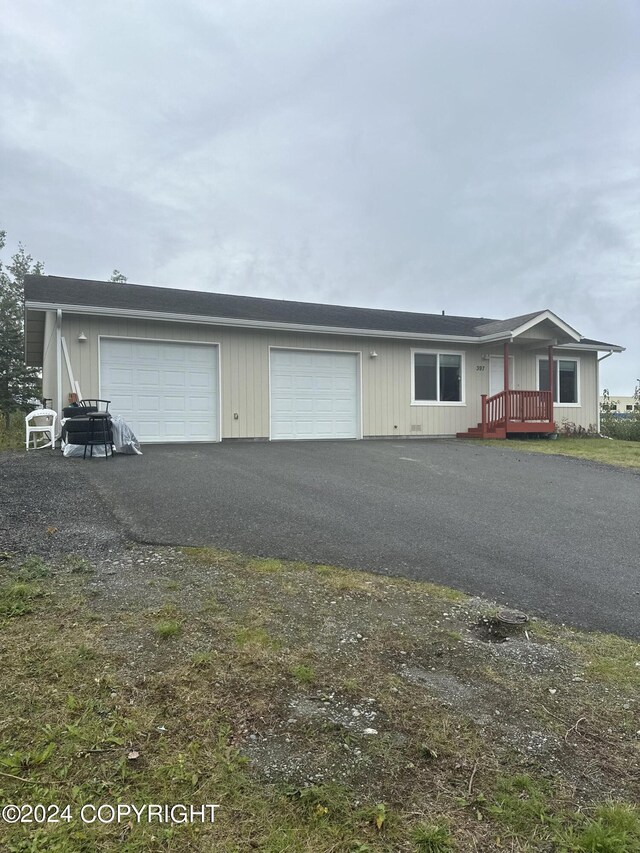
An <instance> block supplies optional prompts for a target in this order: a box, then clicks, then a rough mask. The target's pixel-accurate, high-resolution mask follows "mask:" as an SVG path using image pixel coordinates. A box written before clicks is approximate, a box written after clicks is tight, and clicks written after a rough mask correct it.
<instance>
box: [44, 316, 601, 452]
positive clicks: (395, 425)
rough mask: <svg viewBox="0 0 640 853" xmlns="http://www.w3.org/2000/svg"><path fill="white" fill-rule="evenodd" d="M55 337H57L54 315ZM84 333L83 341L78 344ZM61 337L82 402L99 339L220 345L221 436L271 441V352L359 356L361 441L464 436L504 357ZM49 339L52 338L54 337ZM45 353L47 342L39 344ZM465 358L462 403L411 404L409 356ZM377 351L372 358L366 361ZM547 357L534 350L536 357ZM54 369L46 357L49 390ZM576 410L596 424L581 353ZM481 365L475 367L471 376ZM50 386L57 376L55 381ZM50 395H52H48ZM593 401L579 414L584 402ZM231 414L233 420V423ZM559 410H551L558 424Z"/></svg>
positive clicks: (524, 359) (519, 368) (119, 330)
mask: <svg viewBox="0 0 640 853" xmlns="http://www.w3.org/2000/svg"><path fill="white" fill-rule="evenodd" d="M53 317H54V332H55V314H54V315H53ZM80 332H84V334H85V335H86V336H87V341H86V342H85V343H80V342H79V341H78V335H79V334H80ZM62 334H63V335H64V337H65V339H66V342H67V346H68V348H69V355H70V359H71V363H72V368H73V371H74V375H75V378H76V379H77V380H78V381H79V383H80V388H81V390H82V394H83V395H84V396H85V397H90V396H95V395H97V394H98V392H99V380H98V373H99V355H98V338H99V336H101V335H106V336H118V337H132V338H136V337H138V338H148V339H154V338H155V339H162V340H176V341H194V342H209V343H217V344H219V345H220V373H221V391H222V394H221V415H222V438H223V439H224V438H268V437H269V347H294V348H298V347H299V348H307V349H329V350H345V351H351V352H358V353H361V364H362V376H361V383H362V431H363V435H364V436H365V437H367V436H398V437H400V436H413V437H420V436H437V435H440V436H451V435H455V434H456V432H463V431H465V430H466V429H467V428H468V427H470V426H475V424H476V423H477V422H478V421H479V420H480V418H481V399H480V398H481V394H483V393H484V394H486V393H488V391H489V362H488V360H487V359H486V358H483V356H487V355H488V354H490V353H494V354H496V355H501V354H502V348H501V347H494V348H492V349H488V348H487V347H484V348H481V347H479V346H474V345H467V346H464V345H442V346H438V345H437V344H434V343H432V342H429V343H428V344H425V343H424V342H421V341H409V340H407V341H404V340H403V341H394V340H389V339H382V338H375V337H363V336H351V335H322V334H305V333H299V332H281V331H268V330H254V329H237V328H231V327H228V326H213V325H205V324H197V323H172V322H162V321H154V320H134V319H129V318H115V317H99V316H88V315H74V314H70V313H66V312H64V313H63V321H62ZM54 338H55V334H54ZM45 348H46V341H45ZM412 349H426V350H437V351H438V352H444V353H446V352H462V353H464V383H465V400H466V405H462V406H461V405H454V406H446V405H438V406H431V405H411V398H412V393H411V390H412V389H411V350H412ZM371 350H375V351H376V352H377V354H378V355H377V358H371V357H370V355H369V354H370V352H371ZM511 351H512V353H513V354H514V356H515V377H514V379H515V387H516V388H529V389H535V388H536V352H535V351H531V350H529V351H527V352H522V353H521V352H519V351H518V349H517V346H515V345H513V346H512V350H511ZM544 352H546V351H545V350H544V349H542V350H540V352H539V353H538V354H543V353H544ZM53 355H54V360H53V364H51V363H50V361H47V360H46V358H45V362H46V363H45V373H46V377H45V378H46V382H47V383H48V385H47V387H51V386H52V383H51V381H50V379H49V374H50V373H51V370H52V367H53V375H54V376H55V352H54V354H53ZM580 359H581V368H582V369H581V374H580V380H581V386H582V387H581V400H582V401H583V407H582V408H581V409H576V408H571V409H569V410H568V411H569V413H570V414H569V415H568V417H569V419H571V420H573V421H574V422H576V423H580V424H582V425H584V426H588V424H589V423H590V422H593V423H595V418H596V416H597V411H596V409H597V394H596V391H595V364H596V359H595V354H592V353H581V354H580ZM477 367H479V368H481V369H479V370H477V369H476V368H477ZM62 384H63V402H66V399H67V394H68V392H69V391H70V390H72V389H71V388H70V387H68V386H69V381H68V377H67V375H66V370H64V369H63V371H62ZM53 387H54V388H55V378H54V380H53ZM49 396H52V395H51V394H50V395H49ZM591 400H593V404H592V406H589V407H588V413H585V412H584V401H591ZM234 413H237V414H238V418H237V419H235V418H234ZM563 416H564V411H563V410H562V409H559V408H558V407H557V418H558V419H561V418H562V417H563Z"/></svg>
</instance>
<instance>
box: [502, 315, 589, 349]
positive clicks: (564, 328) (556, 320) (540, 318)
mask: <svg viewBox="0 0 640 853" xmlns="http://www.w3.org/2000/svg"><path fill="white" fill-rule="evenodd" d="M545 320H550V321H551V322H552V323H553V324H554V325H555V326H557V327H558V328H559V329H562V331H563V332H564V333H565V334H567V335H569V337H571V338H573V339H574V340H575V341H576V342H578V341H580V339H581V338H582V337H583V336H582V335H581V334H580V332H577V331H576V330H575V329H574V328H572V327H571V326H569V325H568V323H565V322H564V320H561V319H560V317H558V315H557V314H554V313H553V311H542V312H541V313H540V314H538V315H537V316H535V317H533V319H531V320H527V322H526V323H523V324H522V325H521V326H518V327H517V328H516V329H514V330H513V331H512V332H511V334H512V335H513V336H514V338H515V337H517V336H518V335H522V334H523V333H524V332H527V331H528V330H529V329H532V328H533V327H534V326H537V325H538V323H542V322H544V321H545Z"/></svg>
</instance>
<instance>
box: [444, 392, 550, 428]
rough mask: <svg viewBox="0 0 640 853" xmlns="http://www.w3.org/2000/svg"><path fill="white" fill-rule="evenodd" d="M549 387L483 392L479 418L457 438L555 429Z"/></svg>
mask: <svg viewBox="0 0 640 853" xmlns="http://www.w3.org/2000/svg"><path fill="white" fill-rule="evenodd" d="M555 428H556V427H555V423H554V420H553V395H552V393H551V391H513V390H511V389H509V390H508V391H500V392H499V393H498V394H494V395H493V396H492V397H488V396H487V395H486V394H483V395H482V421H481V422H480V423H479V424H478V425H477V426H475V427H470V428H469V429H468V430H467V432H459V433H458V434H457V435H458V438H497V439H504V438H506V437H507V434H508V433H510V432H519V433H550V432H555Z"/></svg>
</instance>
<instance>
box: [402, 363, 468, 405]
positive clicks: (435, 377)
mask: <svg viewBox="0 0 640 853" xmlns="http://www.w3.org/2000/svg"><path fill="white" fill-rule="evenodd" d="M412 358H413V388H412V393H413V398H412V402H413V403H461V402H462V355H461V354H460V353H448V352H446V353H445V352H426V351H423V352H420V351H419V350H417V351H415V352H413V354H412Z"/></svg>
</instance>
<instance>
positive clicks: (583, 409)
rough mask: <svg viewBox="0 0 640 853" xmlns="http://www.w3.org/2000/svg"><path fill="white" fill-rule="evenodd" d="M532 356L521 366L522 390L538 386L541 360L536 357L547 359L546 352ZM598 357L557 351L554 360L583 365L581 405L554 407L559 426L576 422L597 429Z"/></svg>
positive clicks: (583, 353) (567, 350)
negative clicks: (539, 362)
mask: <svg viewBox="0 0 640 853" xmlns="http://www.w3.org/2000/svg"><path fill="white" fill-rule="evenodd" d="M527 356H529V357H528V358H527V359H526V360H525V359H523V360H522V363H521V374H520V379H521V381H522V382H523V385H522V387H523V388H527V387H528V388H534V389H535V388H537V387H538V374H537V371H538V361H537V358H536V356H542V357H543V358H545V359H546V358H547V352H546V351H544V352H534V353H527ZM597 356H598V354H597V353H595V352H582V351H580V350H570V349H562V350H555V351H554V354H553V357H554V359H558V358H560V359H562V358H567V359H576V360H577V361H578V362H579V363H580V367H579V370H580V380H579V383H580V386H579V388H580V390H579V393H580V397H579V399H580V405H579V406H559V405H558V404H555V405H554V407H553V414H554V418H555V422H556V423H557V424H558V426H559V427H561V426H562V423H563V422H565V421H566V422H568V423H574V424H576V426H582V427H584V428H585V429H588V428H589V427H590V426H593V427H596V426H597V423H598V388H597V364H598V358H597Z"/></svg>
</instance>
